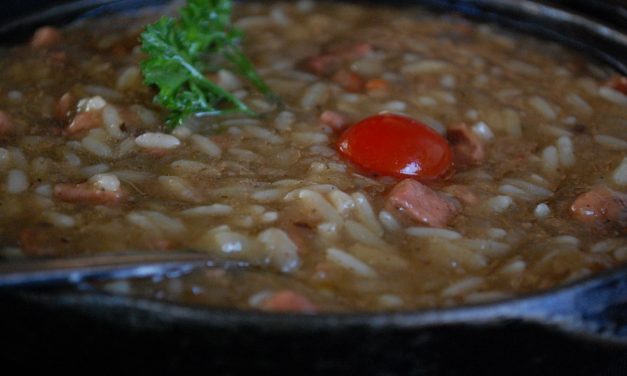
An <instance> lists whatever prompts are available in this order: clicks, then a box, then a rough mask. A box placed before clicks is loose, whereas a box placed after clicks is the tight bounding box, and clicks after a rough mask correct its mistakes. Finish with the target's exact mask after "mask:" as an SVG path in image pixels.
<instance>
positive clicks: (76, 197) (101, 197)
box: [54, 183, 128, 205]
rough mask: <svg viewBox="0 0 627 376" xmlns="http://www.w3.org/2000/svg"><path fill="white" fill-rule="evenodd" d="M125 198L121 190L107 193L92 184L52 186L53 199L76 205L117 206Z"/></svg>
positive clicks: (125, 194) (125, 195)
mask: <svg viewBox="0 0 627 376" xmlns="http://www.w3.org/2000/svg"><path fill="white" fill-rule="evenodd" d="M127 196H128V194H127V193H126V192H125V191H124V190H122V189H118V190H116V191H107V190H105V189H102V188H100V187H97V186H95V185H94V184H92V183H80V184H68V183H60V184H56V185H55V186H54V198H55V199H57V200H60V201H64V202H71V203H78V204H90V205H117V204H120V203H122V202H123V201H125V200H126V198H127Z"/></svg>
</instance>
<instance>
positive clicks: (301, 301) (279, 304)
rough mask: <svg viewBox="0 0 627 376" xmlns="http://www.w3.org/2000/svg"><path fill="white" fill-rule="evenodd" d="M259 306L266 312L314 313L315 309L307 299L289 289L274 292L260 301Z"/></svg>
mask: <svg viewBox="0 0 627 376" xmlns="http://www.w3.org/2000/svg"><path fill="white" fill-rule="evenodd" d="M259 308H260V309H261V310H263V311H267V312H283V313H315V312H316V310H317V309H316V306H315V305H314V304H313V303H312V302H311V301H310V300H309V299H307V298H306V297H304V296H302V295H300V294H298V293H296V292H294V291H291V290H283V291H279V292H276V293H274V294H273V295H272V296H270V297H269V298H267V299H265V300H264V301H263V302H261V305H260V306H259Z"/></svg>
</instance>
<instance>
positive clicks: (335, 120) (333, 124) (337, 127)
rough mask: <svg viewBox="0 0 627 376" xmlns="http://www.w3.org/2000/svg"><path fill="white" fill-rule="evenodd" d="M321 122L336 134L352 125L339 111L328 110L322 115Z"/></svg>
mask: <svg viewBox="0 0 627 376" xmlns="http://www.w3.org/2000/svg"><path fill="white" fill-rule="evenodd" d="M320 122H321V123H322V124H324V125H326V126H327V127H329V128H331V129H332V130H334V131H336V132H341V131H343V130H344V129H345V128H346V127H347V126H348V125H349V124H350V123H351V121H350V118H349V117H348V116H347V115H345V114H343V113H341V112H338V111H331V110H326V111H323V112H322V114H320Z"/></svg>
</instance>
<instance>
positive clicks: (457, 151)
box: [446, 123, 485, 168]
mask: <svg viewBox="0 0 627 376" xmlns="http://www.w3.org/2000/svg"><path fill="white" fill-rule="evenodd" d="M446 138H447V139H448V140H449V142H450V143H451V146H452V148H453V159H454V162H455V166H458V167H462V168H465V167H470V166H477V165H480V164H481V163H483V161H484V159H485V150H484V147H483V143H482V142H481V140H480V139H479V137H478V136H477V135H475V134H474V133H473V132H472V130H471V129H470V127H468V125H466V124H465V123H459V124H455V125H453V126H451V127H450V128H449V129H447V131H446Z"/></svg>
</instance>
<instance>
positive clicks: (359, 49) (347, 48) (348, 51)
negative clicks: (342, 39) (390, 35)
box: [328, 42, 373, 62]
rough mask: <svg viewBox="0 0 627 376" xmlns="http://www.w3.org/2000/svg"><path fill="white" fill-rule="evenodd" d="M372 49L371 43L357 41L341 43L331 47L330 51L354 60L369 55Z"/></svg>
mask: <svg viewBox="0 0 627 376" xmlns="http://www.w3.org/2000/svg"><path fill="white" fill-rule="evenodd" d="M372 50H373V47H372V45H371V44H370V43H366V42H357V43H345V44H341V45H339V46H336V47H334V48H332V49H330V50H329V51H328V53H329V54H332V55H335V56H338V57H340V58H342V59H344V60H347V61H349V62H352V61H355V60H357V59H361V58H362V57H364V56H366V55H368V54H369V53H370V52H372Z"/></svg>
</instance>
